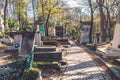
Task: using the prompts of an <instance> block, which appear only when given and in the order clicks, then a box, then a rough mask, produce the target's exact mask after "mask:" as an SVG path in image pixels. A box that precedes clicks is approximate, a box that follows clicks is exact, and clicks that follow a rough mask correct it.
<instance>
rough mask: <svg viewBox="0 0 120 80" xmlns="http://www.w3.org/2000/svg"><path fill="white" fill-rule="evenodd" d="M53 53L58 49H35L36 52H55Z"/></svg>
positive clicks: (50, 47)
mask: <svg viewBox="0 0 120 80" xmlns="http://www.w3.org/2000/svg"><path fill="white" fill-rule="evenodd" d="M53 51H56V47H52V46H49V47H47V46H45V47H35V48H34V52H53Z"/></svg>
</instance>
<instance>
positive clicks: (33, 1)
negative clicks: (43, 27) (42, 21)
mask: <svg viewBox="0 0 120 80" xmlns="http://www.w3.org/2000/svg"><path fill="white" fill-rule="evenodd" d="M32 7H33V19H34V22H35V7H34V0H32Z"/></svg>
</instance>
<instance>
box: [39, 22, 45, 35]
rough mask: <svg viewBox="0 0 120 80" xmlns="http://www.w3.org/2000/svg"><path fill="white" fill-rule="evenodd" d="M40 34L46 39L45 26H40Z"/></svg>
mask: <svg viewBox="0 0 120 80" xmlns="http://www.w3.org/2000/svg"><path fill="white" fill-rule="evenodd" d="M40 34H41V36H42V37H45V28H44V24H41V26H40Z"/></svg>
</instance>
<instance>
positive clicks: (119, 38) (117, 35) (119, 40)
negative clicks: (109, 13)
mask: <svg viewBox="0 0 120 80" xmlns="http://www.w3.org/2000/svg"><path fill="white" fill-rule="evenodd" d="M118 46H120V4H119V6H118V16H117V23H116V26H115V31H114V37H113V41H112V47H113V48H115V49H118Z"/></svg>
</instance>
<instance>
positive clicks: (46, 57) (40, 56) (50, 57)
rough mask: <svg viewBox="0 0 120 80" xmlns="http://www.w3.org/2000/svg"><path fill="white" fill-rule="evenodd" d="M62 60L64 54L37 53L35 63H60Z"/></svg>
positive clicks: (56, 52)
mask: <svg viewBox="0 0 120 80" xmlns="http://www.w3.org/2000/svg"><path fill="white" fill-rule="evenodd" d="M59 60H62V52H61V51H54V52H35V54H34V61H59Z"/></svg>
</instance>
